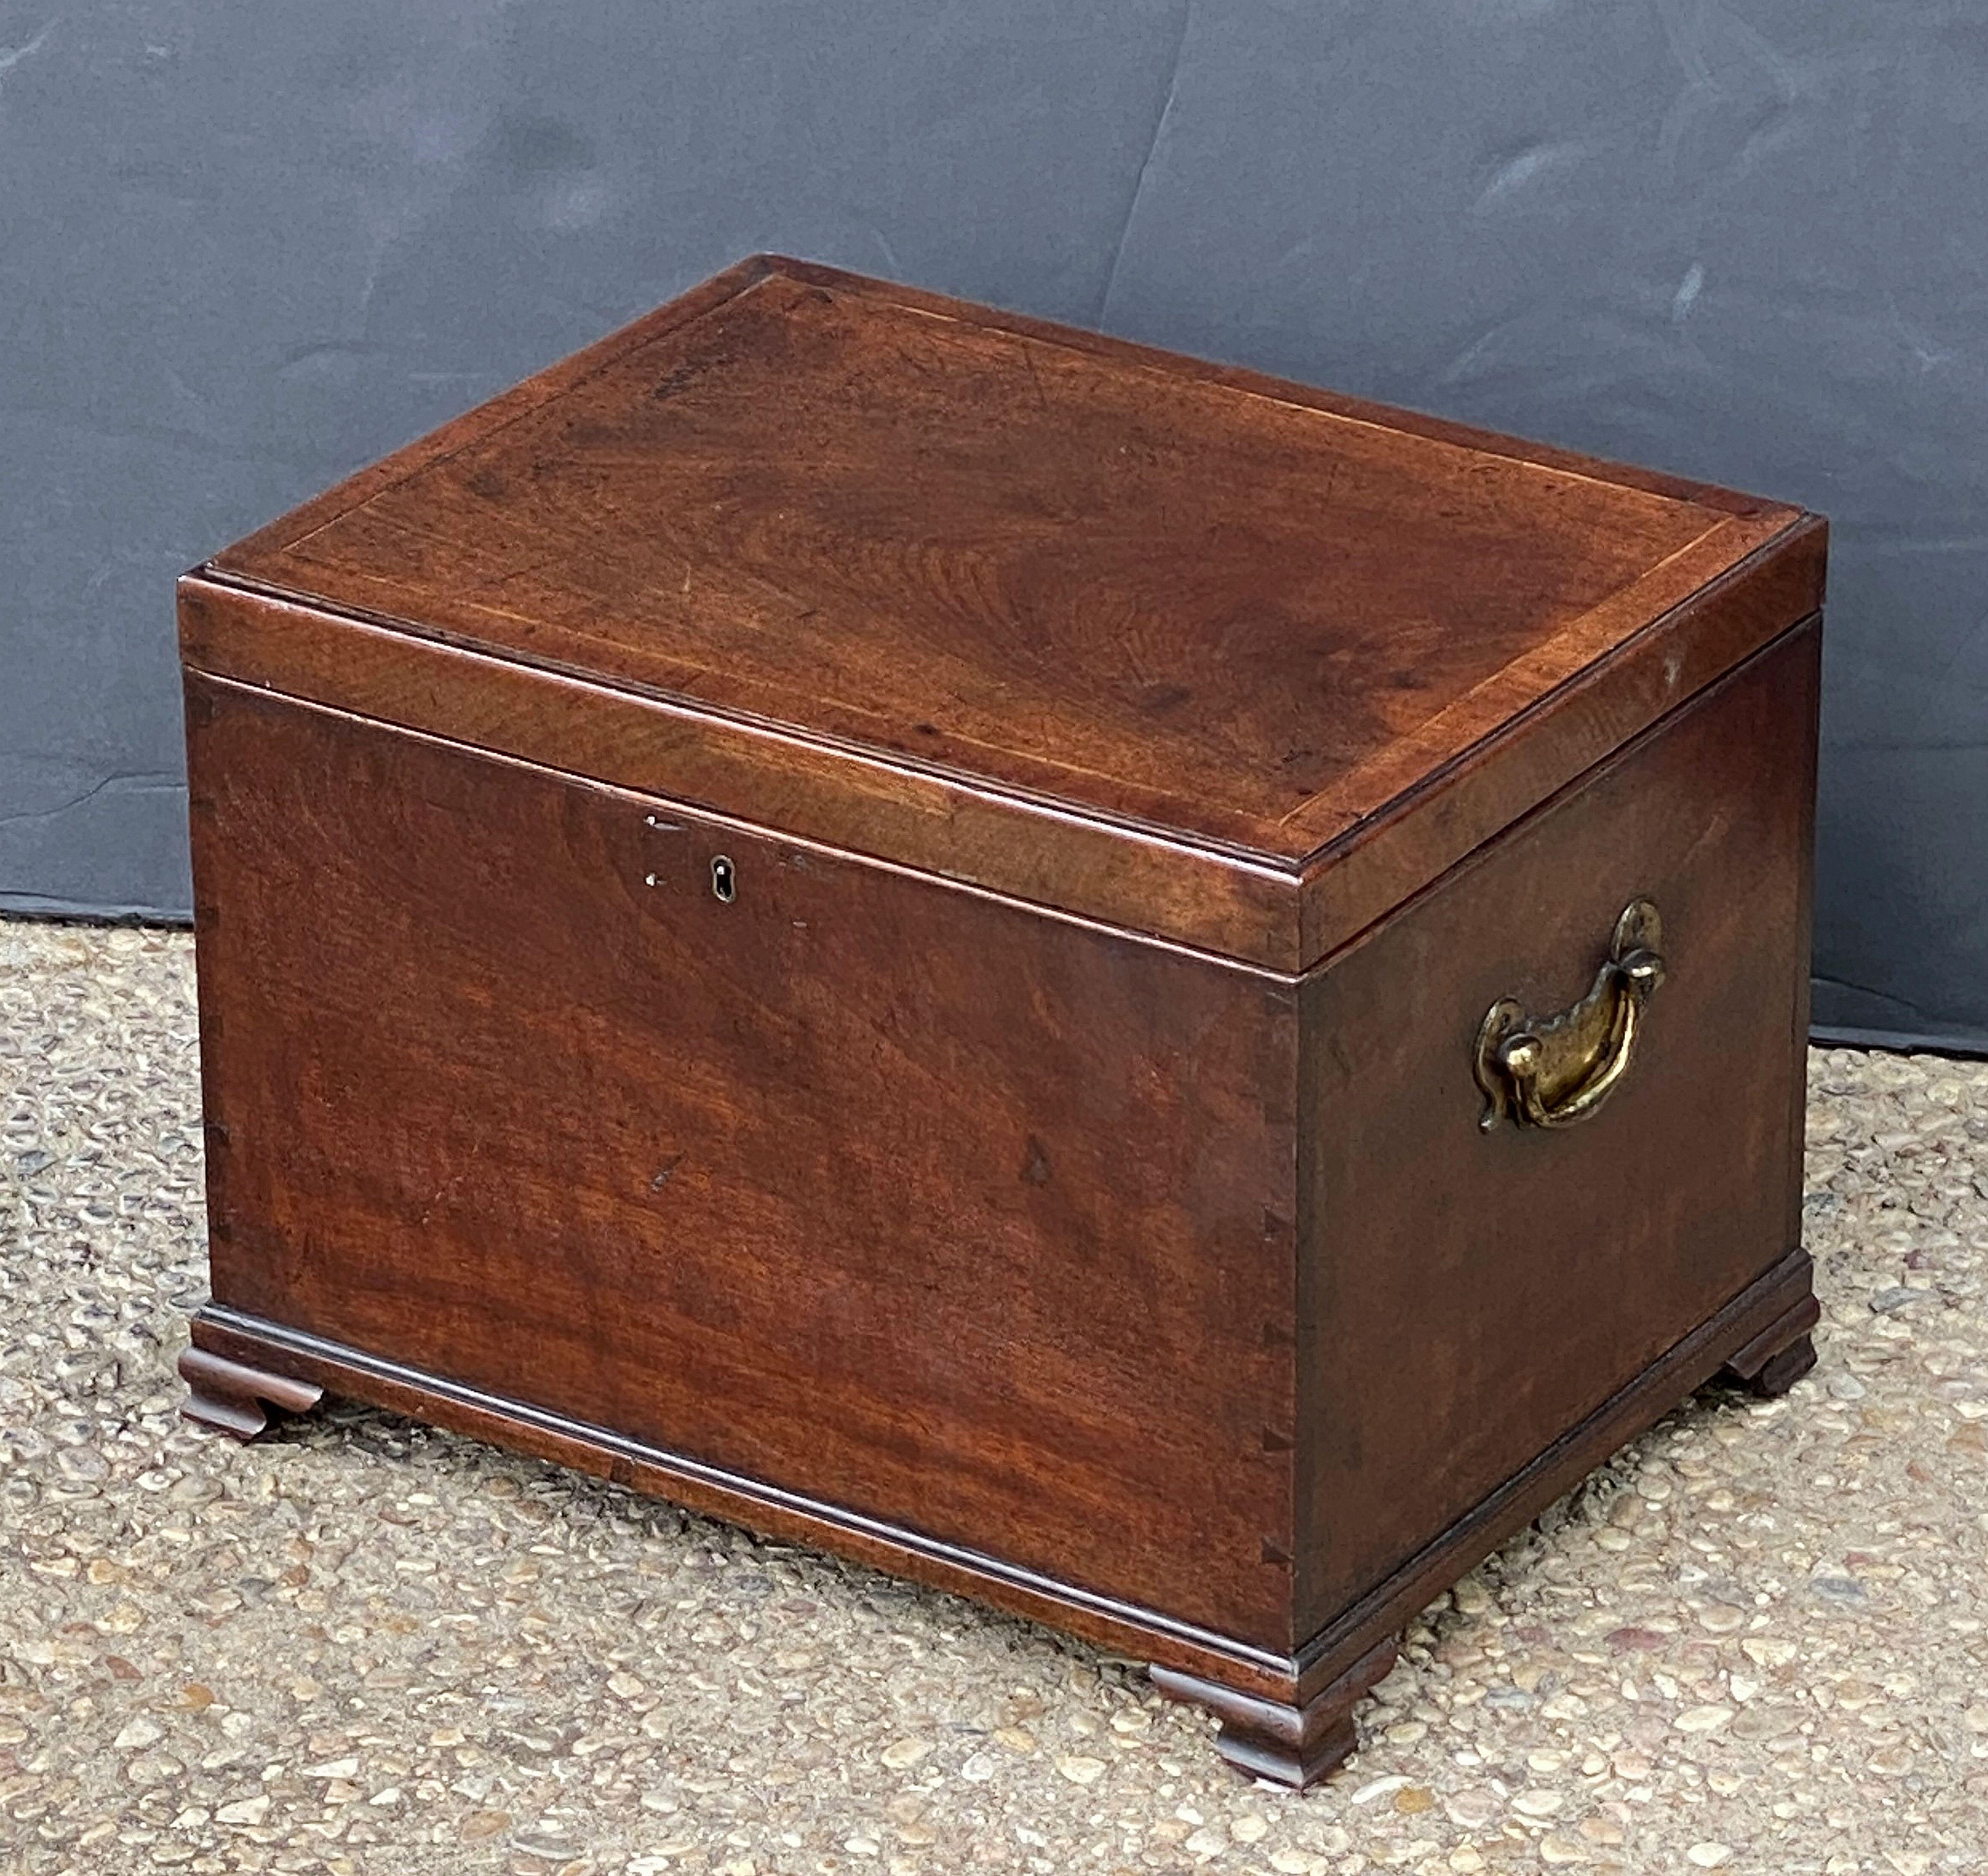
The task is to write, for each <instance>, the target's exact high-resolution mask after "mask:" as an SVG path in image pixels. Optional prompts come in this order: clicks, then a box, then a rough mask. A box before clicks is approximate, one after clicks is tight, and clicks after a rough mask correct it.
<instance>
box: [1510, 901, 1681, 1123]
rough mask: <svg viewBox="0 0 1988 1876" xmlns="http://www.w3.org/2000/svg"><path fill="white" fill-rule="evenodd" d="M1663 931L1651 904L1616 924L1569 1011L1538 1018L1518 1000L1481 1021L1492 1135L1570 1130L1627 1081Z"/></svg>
mask: <svg viewBox="0 0 1988 1876" xmlns="http://www.w3.org/2000/svg"><path fill="white" fill-rule="evenodd" d="M1662 942H1663V924H1662V921H1661V920H1660V919H1659V918H1658V916H1657V908H1655V906H1654V905H1652V904H1651V903H1650V902H1649V901H1648V900H1647V899H1636V900H1632V901H1631V902H1630V903H1629V904H1628V905H1626V906H1625V907H1624V908H1622V916H1621V918H1618V919H1617V920H1616V921H1615V936H1614V941H1612V942H1611V945H1610V946H1609V948H1608V962H1606V963H1605V964H1604V965H1602V967H1601V970H1600V971H1599V972H1597V973H1596V975H1595V979H1594V988H1593V989H1591V990H1590V991H1589V992H1588V993H1587V995H1585V996H1584V997H1583V998H1582V999H1581V1001H1580V1002H1578V1003H1577V1004H1575V1005H1574V1007H1573V1008H1572V1009H1564V1010H1562V1011H1561V1012H1560V1013H1559V1014H1558V1015H1557V1016H1547V1017H1541V1018H1534V1017H1530V1016H1527V1015H1526V1010H1525V1006H1524V1005H1523V1004H1522V1003H1520V1002H1519V1001H1518V1000H1517V999H1516V998H1514V997H1509V996H1508V997H1500V998H1499V999H1498V1001H1497V1002H1495V1003H1493V1005H1492V1006H1491V1007H1490V1008H1489V1009H1488V1010H1486V1012H1485V1013H1484V1020H1483V1023H1482V1024H1481V1025H1480V1026H1479V1029H1478V1031H1477V1052H1476V1059H1475V1062H1474V1064H1473V1066H1475V1068H1476V1074H1477V1085H1478V1086H1479V1087H1480V1088H1482V1089H1483V1090H1484V1117H1483V1120H1481V1121H1479V1123H1478V1124H1479V1126H1480V1127H1483V1129H1484V1131H1486V1133H1487V1134H1488V1133H1489V1132H1490V1131H1491V1130H1492V1129H1493V1127H1496V1125H1497V1124H1498V1123H1499V1121H1500V1120H1502V1119H1503V1118H1504V1117H1505V1116H1506V1114H1510V1116H1511V1117H1512V1118H1513V1120H1514V1121H1518V1122H1520V1123H1521V1124H1525V1125H1528V1126H1532V1127H1571V1126H1573V1125H1574V1123H1575V1122H1576V1121H1584V1120H1586V1119H1587V1117H1589V1115H1591V1114H1594V1113H1595V1112H1597V1110H1599V1109H1600V1107H1601V1104H1602V1103H1603V1102H1604V1101H1605V1100H1608V1097H1609V1096H1610V1095H1611V1094H1613V1093H1614V1092H1615V1090H1616V1089H1617V1088H1618V1087H1621V1084H1622V1078H1623V1077H1624V1076H1625V1075H1626V1074H1628V1072H1629V1062H1630V1058H1631V1056H1632V1055H1633V1054H1634V1053H1635V1047H1636V1039H1637V1037H1638V1036H1639V1035H1640V1034H1641V1032H1642V1024H1643V1009H1644V1006H1645V1005H1646V1004H1647V1003H1648V1002H1649V1000H1650V995H1651V992H1652V991H1654V990H1655V989H1656V987H1657V986H1658V985H1659V984H1660V983H1662V982H1663V981H1664V960H1663V957H1662V953H1661V952H1659V950H1658V946H1659V945H1662Z"/></svg>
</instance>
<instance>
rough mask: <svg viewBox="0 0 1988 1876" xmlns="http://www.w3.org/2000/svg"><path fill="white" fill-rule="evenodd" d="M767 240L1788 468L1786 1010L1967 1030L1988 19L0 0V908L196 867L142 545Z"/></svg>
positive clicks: (1972, 918)
mask: <svg viewBox="0 0 1988 1876" xmlns="http://www.w3.org/2000/svg"><path fill="white" fill-rule="evenodd" d="M754 248H783V249H786V250H788V251H789V252H796V253H800V254H803V255H812V256H814V257H816V258H818V259H824V260H830V261H834V262H839V263H840V264H843V265H848V266H852V267H857V268H860V269H864V270H865V271H868V272H881V273H884V274H888V275H895V276H897V277H898V278H901V279H908V280H911V281H915V282H918V283H920V284H921V285H925V286H932V287H936V288H939V289H944V290H946V291H949V292H959V293H964V294H968V295H971V296H975V297H979V298H984V299H992V300H995V301H996V302H999V303H1002V304H1005V305H1007V306H1016V307H1020V308H1023V309H1027V310H1029V311H1031V312H1034V313H1043V314H1046V315H1048V316H1051V317H1054V318H1059V319H1072V320H1075V321H1077V322H1079V323H1087V324H1096V325H1100V326H1106V327H1107V328H1109V329H1111V330H1114V331H1116V332H1121V333H1127V334H1129V335H1131V336H1135V337H1138V338H1141V339H1146V340H1153V341H1156V342H1158V343H1162V344H1166V345H1171V346H1179V347H1182V348H1184V349H1185V350H1192V351H1195V352H1199V353H1204V354H1210V355H1213V356H1215V357H1222V358H1226V359H1231V360H1239V361H1242V362H1246V363H1250V364H1254V365H1258V366H1262V367H1267V368H1269V369H1270V370H1276V371H1280V372H1285V373H1288V374H1292V375H1293V376H1296V377H1301V378H1307V379H1310V380H1314V381H1317V382H1323V383H1327V384H1333V385H1335V386H1337V387H1341V388H1344V389H1347V390H1355V391H1360V392H1364V393H1366V394H1370V395H1374V396H1378V397H1385V398H1388V399H1391V400H1395V401H1399V402H1403V403H1407V404H1414V405H1418V406H1420V407H1424V408H1427V409H1430V410H1435V411H1442V412H1444V413H1445V414H1451V415H1454V416H1457V417H1464V418H1466V419H1469V420H1472V421H1477V422H1483V423H1489V424H1496V425H1499V426H1500V427H1503V428H1511V429H1515V430H1518V431H1524V432H1526V433H1530V434H1534V435H1538V436H1543V437H1547V438H1552V439H1554V440H1555V441H1560V442H1563V443H1567V444H1574V445H1576V446H1577V447H1580V448H1587V449H1592V450H1596V451H1602V452H1604V453H1607V454H1610V455H1620V456H1625V457H1629V458H1637V459H1640V460H1642V461H1648V462H1650V463H1652V464H1655V465H1659V466H1662V467H1664V468H1671V469H1675V470H1678V471H1681V472H1684V473H1686V474H1689V475H1702V476H1707V477H1711V478H1716V479H1718V480H1720V481H1723V482H1732V483H1736V484H1737V485H1739V486H1741V487H1743V488H1753V489H1757V490H1759V491H1760V492H1764V493H1768V494H1771V495H1779V496H1782V497H1785V498H1788V499H1794V500H1798V501H1800V502H1807V503H1808V504H1810V505H1812V506H1814V507H1817V508H1819V509H1822V510H1824V512H1827V513H1828V514H1829V515H1831V517H1832V518H1833V519H1834V523H1835V535H1834V569H1833V572H1832V576H1831V616H1830V626H1829V634H1828V653H1827V701H1826V705H1825V712H1826V722H1825V733H1826V739H1827V749H1826V754H1825V759H1824V785H1823V806H1822V831H1821V895H1820V897H1821V902H1820V904H1819V907H1818V913H1817V979H1818V981H1817V1006H1816V1007H1817V1021H1818V1023H1819V1024H1821V1025H1824V1026H1827V1027H1828V1028H1831V1029H1835V1030H1837V1031H1843V1030H1847V1029H1854V1030H1861V1031H1868V1032H1874V1033H1881V1034H1883V1035H1885V1036H1890V1037H1893V1038H1909V1039H1918V1040H1928V1039H1930V1040H1933V1041H1936V1042H1939V1043H1946V1044H1949V1045H1972V1046H1988V815H1984V803H1988V22H1984V21H1983V19H1982V16H1981V15H1980V10H1979V9H1976V8H1963V7H1962V6H1960V5H1956V4H1949V3H1946V0H1891V3H1890V4H1885V3H1883V0H1865V3H1864V4H1850V3H1849V0H1735V3H1734V4H1732V5H1717V4H1712V3H1710V0H1636V3H1634V4H1631V3H1628V0H1447V3H1445V0H1357V3H1349V0H1338V3H1337V4H1335V3H1334V0H1293V3H1292V4H1270V3H1267V0H1228V3H1227V4H1224V5H1219V6H1218V5H1183V4H1182V0H1101V3H1098V4H1093V5H1087V6H1080V5H1073V4H1071V0H1023V3H1019V4H1017V3H1013V0H864V5H861V6H860V7H826V8H825V7H820V6H816V5H804V4H801V3H800V0H790V3H789V4H786V5H777V4H770V3H769V0H712V3H710V4H704V3H699V4H695V5H691V4H668V3H659V4H647V5H637V4H633V3H631V0H623V3H622V4H618V5H603V4H594V3H593V0H586V3H584V4H581V5H560V6H554V5H550V4H545V5H503V4H498V3H495V0H420V4H418V5H407V4H406V0H391V4H360V3H357V0H347V3H346V4H338V5H329V6H317V7H306V6H304V5H293V4H277V3H276V0H127V4H123V5H117V6H114V7H113V6H109V5H78V6H72V7H69V8H63V9H60V10H58V8H57V7H56V5H55V0H46V4H37V5H21V4H19V3H18V0H0V650H4V653H5V683H4V684H0V904H4V905H6V906H8V907H12V908H16V909H25V910H39V911H120V912H121V911H165V912H171V913H181V912H183V911H184V908H185V907H186V904H187V903H188V889H187V884H186V878H185V870H184V869H185V860H184V843H183V838H182V833H181V816H182V813H183V811H184V790H183V788H182V785H181V773H180V760H181V758H180V743H179V730H178V724H177V695H176V691H175V683H174V668H173V649H172V634H171V603H170V602H171V580H172V576H173V575H174V573H176V572H177V571H178V570H179V569H180V568H181V567H182V566H184V565H186V564H188V563H190V562H192V561H194V560H195V559H199V558H200V557H201V556H203V555H205V554H206V553H209V552H211V551H212V550H213V549H215V548H217V547H218V546H221V545H222V544H223V543H225V542H227V541H228V540H229V539H232V538H233V537H235V536H238V535H239V534H241V533H242V532H245V531H246V530H247V529H249V528H250V527H251V526H253V525H255V523H257V522H261V521H262V520H264V519H267V518H268V517H269V516H270V515H273V514H275V513H276V512H278V511H279V510H280V509H283V508H284V507H286V506H287V505H289V504H291V503H292V502H295V501H296V500H298V499H300V498H302V497H303V496H304V495H307V494H309V493H310V492H312V491H313V490H315V489H316V488H320V486H322V485H323V484H325V483H326V482H330V481H331V480H332V479H333V478H335V477H336V476H338V475H342V474H343V473H345V472H347V471H349V470H350V469H352V468H356V467H357V466H358V465H360V464H361V463H363V462H364V461H367V460H368V459H369V458H372V457H374V456H375V455H378V454H380V452H382V451H385V450H387V449H388V448H391V447H392V446H393V445H394V444H397V443H399V442H401V441H404V440H405V439H407V438H409V437H411V436H413V435H415V434H418V433H419V432H420V431H423V430H425V429H428V428H431V426H432V425H434V424H435V423H437V422H438V421H440V420H441V419H442V418H444V417H447V416H448V415H450V414H452V413H453V412H455V411H458V410H461V409H462V408H464V407H465V406H467V405H469V404H473V403H475V402H476V401H479V400H480V399H482V398H483V397H486V396H487V395H489V394H491V393H492V392H494V391H496V390H499V389H501V388H502V387H503V386H505V384H509V383H510V382H512V380H515V379H516V378H517V377H520V376H522V374H525V373H526V372H528V371H529V370H532V369H534V368H535V367H538V366H539V365H542V364H544V363H548V362H549V361H550V360H553V358H556V357H559V356H560V354H562V353H564V352H566V351H568V350H570V349H572V348H573V346H576V345H579V344H580V343H583V342H584V341H585V340H589V339H591V338H593V337H594V336H597V335H598V334H599V333H602V332H603V331H605V330H608V329H609V328H610V327H611V326H615V325H617V324H618V323H620V322H621V321H623V320H624V319H627V318H628V317H630V316H632V315H634V313H638V312H640V311H641V310H643V309H645V308H646V307H647V306H651V305H652V304H654V303H656V302H657V301H658V300H661V299H664V298H666V297H668V296H669V295H671V293H674V292H677V291H678V289H681V288H682V287H685V286H688V285H689V284H690V283H691V282H693V281H695V280H697V279H700V278H701V277H702V276H703V275H705V274H707V273H709V272H713V271H715V269H717V268H718V267H720V266H722V265H724V264H725V263H726V262H729V261H730V260H732V259H735V258H736V257H737V256H738V255H741V254H743V253H745V252H749V251H750V250H752V249H754Z"/></svg>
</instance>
